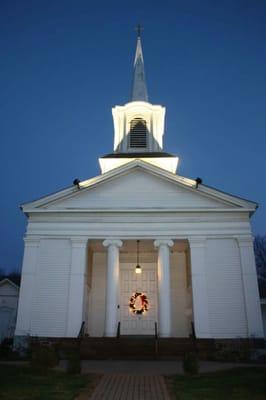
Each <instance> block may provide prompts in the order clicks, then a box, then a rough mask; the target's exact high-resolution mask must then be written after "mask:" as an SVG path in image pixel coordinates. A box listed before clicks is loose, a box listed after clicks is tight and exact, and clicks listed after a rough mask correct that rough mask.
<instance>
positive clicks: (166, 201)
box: [23, 161, 255, 212]
mask: <svg viewBox="0 0 266 400" xmlns="http://www.w3.org/2000/svg"><path fill="white" fill-rule="evenodd" d="M146 164H147V163H144V162H139V161H138V162H136V161H135V162H133V163H132V165H127V166H125V167H121V168H118V169H117V170H114V171H112V172H110V173H107V174H103V175H101V176H99V177H96V178H93V179H91V180H88V181H84V182H82V183H81V184H80V188H79V189H78V188H77V187H74V188H70V189H67V190H65V191H62V192H59V193H57V194H55V195H52V196H48V197H46V198H44V199H42V200H40V201H37V202H34V203H30V204H27V205H25V206H24V207H23V210H24V211H25V212H27V211H29V209H30V210H31V211H32V210H33V208H34V209H35V210H36V209H38V210H41V209H43V210H51V211H52V210H54V211H56V210H61V211H63V210H66V211H71V210H80V211H82V210H92V211H93V210H110V211H116V210H151V211H152V210H212V209H225V210H226V209H229V208H230V209H232V208H235V209H238V208H248V207H249V208H252V206H253V208H254V207H255V205H254V203H252V202H246V201H244V200H241V199H238V198H235V197H233V196H230V195H225V194H223V193H222V192H218V191H216V190H214V189H209V188H206V187H203V185H199V186H200V187H199V186H197V185H196V182H195V181H193V180H190V179H186V178H183V177H179V176H177V175H174V174H171V173H167V172H165V171H162V170H161V169H160V168H157V167H154V166H150V165H146Z"/></svg>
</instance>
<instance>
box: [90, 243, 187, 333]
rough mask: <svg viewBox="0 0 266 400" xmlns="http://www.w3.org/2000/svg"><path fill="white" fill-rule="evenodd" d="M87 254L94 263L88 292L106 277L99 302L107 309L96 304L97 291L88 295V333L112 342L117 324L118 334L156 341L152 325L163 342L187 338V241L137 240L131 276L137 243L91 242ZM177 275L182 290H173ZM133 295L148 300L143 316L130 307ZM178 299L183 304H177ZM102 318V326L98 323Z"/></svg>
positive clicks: (97, 301) (97, 302)
mask: <svg viewBox="0 0 266 400" xmlns="http://www.w3.org/2000/svg"><path fill="white" fill-rule="evenodd" d="M89 251H90V253H91V256H90V260H91V262H92V266H90V267H89V268H92V269H93V271H92V273H91V278H90V279H91V283H90V286H91V287H96V288H97V287H98V285H97V283H95V284H94V283H93V280H94V281H95V282H98V281H101V282H103V281H104V280H105V277H104V275H105V276H106V286H105V296H104V293H103V291H101V294H100V296H99V297H101V298H102V297H105V303H103V302H101V300H100V299H99V298H98V294H97V290H93V289H92V291H91V293H90V299H91V304H90V306H91V307H89V310H88V314H89V317H88V318H89V323H88V333H89V334H90V335H91V336H94V335H96V336H103V335H105V336H110V337H112V336H116V334H117V326H118V322H120V324H121V334H126V335H145V334H146V335H154V329H155V323H157V325H158V331H159V335H160V336H161V337H171V336H172V333H175V335H178V331H179V335H181V336H184V335H185V336H188V335H189V333H190V330H191V326H190V322H191V304H189V303H191V298H190V302H189V303H188V304H187V301H188V297H191V287H190V282H187V277H189V275H190V272H189V271H190V266H189V265H188V263H187V260H188V259H189V257H188V255H187V251H188V243H187V241H185V240H177V241H175V243H174V242H173V241H171V240H166V239H156V240H154V239H142V240H140V265H141V270H142V272H141V274H136V272H135V266H136V240H135V239H132V240H129V239H126V240H124V241H121V240H105V241H103V242H102V243H101V242H100V241H91V246H90V250H89ZM104 272H105V273H104ZM176 274H178V275H180V276H179V281H180V282H179V285H182V288H181V290H178V288H177V287H176V279H175V276H174V275H176ZM171 275H172V285H171ZM136 292H141V293H144V294H145V295H146V296H147V300H148V311H147V312H144V313H143V314H135V313H134V312H132V310H131V309H130V307H129V303H130V298H131V296H132V294H134V293H136ZM178 296H179V298H180V299H181V300H182V301H179V302H178ZM99 301H100V303H99ZM104 307H105V314H104V313H103V308H104ZM99 308H101V309H102V310H101V311H100V310H99ZM175 313H176V315H175V317H174V318H173V326H172V314H175ZM103 315H105V320H104V321H102V322H100V320H99V319H100V316H101V318H102V316H103ZM97 326H98V327H97ZM172 331H173V332H172Z"/></svg>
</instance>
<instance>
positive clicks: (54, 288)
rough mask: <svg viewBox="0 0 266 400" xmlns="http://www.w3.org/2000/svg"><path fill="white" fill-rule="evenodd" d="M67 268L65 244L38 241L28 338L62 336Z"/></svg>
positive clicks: (68, 255) (67, 245)
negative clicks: (29, 335) (29, 336)
mask: <svg viewBox="0 0 266 400" xmlns="http://www.w3.org/2000/svg"><path fill="white" fill-rule="evenodd" d="M70 265H71V243H70V241H69V240H63V239H62V240H61V239H46V240H41V242H40V250H39V261H38V266H37V278H36V280H37V282H36V287H35V288H34V298H33V308H32V321H31V335H33V336H34V335H39V336H64V335H65V333H66V322H67V311H68V289H69V276H70Z"/></svg>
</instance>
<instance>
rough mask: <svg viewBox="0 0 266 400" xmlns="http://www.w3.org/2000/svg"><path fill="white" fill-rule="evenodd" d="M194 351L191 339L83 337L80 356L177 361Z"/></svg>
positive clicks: (95, 358)
mask: <svg viewBox="0 0 266 400" xmlns="http://www.w3.org/2000/svg"><path fill="white" fill-rule="evenodd" d="M193 350H194V345H193V342H192V341H191V339H189V338H184V339H178V338H169V339H168V338H167V339H163V338H159V339H156V338H155V337H154V336H120V337H119V338H93V337H83V338H82V339H81V340H80V354H81V357H82V358H83V359H92V360H110V359H112V360H154V359H177V358H180V357H182V355H183V354H184V353H187V352H190V351H193Z"/></svg>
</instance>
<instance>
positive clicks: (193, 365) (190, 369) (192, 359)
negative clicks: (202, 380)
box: [183, 353, 199, 375]
mask: <svg viewBox="0 0 266 400" xmlns="http://www.w3.org/2000/svg"><path fill="white" fill-rule="evenodd" d="M183 370H184V373H185V374H187V375H197V374H198V373H199V363H198V359H197V356H196V354H194V353H186V354H185V355H184V357H183Z"/></svg>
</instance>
